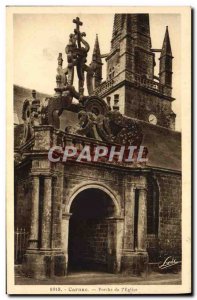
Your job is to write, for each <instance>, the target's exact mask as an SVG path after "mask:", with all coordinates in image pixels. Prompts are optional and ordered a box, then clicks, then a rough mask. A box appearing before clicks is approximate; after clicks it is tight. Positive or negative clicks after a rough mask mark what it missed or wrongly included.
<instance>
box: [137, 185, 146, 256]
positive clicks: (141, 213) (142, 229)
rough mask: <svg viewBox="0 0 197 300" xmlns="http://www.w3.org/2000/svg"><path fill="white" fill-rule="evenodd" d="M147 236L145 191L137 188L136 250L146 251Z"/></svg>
mask: <svg viewBox="0 0 197 300" xmlns="http://www.w3.org/2000/svg"><path fill="white" fill-rule="evenodd" d="M146 238H147V191H146V189H140V190H139V209H138V243H137V245H138V247H137V251H146Z"/></svg>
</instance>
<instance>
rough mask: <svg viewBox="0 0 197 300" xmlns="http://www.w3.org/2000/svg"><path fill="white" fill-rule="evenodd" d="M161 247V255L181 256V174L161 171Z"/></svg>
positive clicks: (159, 182)
mask: <svg viewBox="0 0 197 300" xmlns="http://www.w3.org/2000/svg"><path fill="white" fill-rule="evenodd" d="M156 178H157V181H158V185H159V192H160V198H159V204H160V205H159V206H160V209H159V236H158V237H159V248H160V254H161V255H165V254H167V255H174V256H175V257H176V256H181V232H182V229H181V216H182V212H181V192H182V191H181V188H182V185H181V176H180V175H175V174H164V173H159V174H157V176H156Z"/></svg>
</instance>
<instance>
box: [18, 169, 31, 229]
mask: <svg viewBox="0 0 197 300" xmlns="http://www.w3.org/2000/svg"><path fill="white" fill-rule="evenodd" d="M29 173H30V165H26V166H24V167H23V168H22V169H21V170H17V171H15V174H14V175H15V184H14V193H15V197H14V200H15V205H14V206H15V218H14V220H15V230H16V229H17V228H18V229H25V230H26V232H29V231H30V222H31V184H32V181H31V177H30V176H29Z"/></svg>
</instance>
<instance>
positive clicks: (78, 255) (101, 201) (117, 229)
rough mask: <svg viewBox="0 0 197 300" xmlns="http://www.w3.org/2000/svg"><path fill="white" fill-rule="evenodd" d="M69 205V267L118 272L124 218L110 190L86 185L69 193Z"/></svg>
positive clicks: (70, 268)
mask: <svg viewBox="0 0 197 300" xmlns="http://www.w3.org/2000/svg"><path fill="white" fill-rule="evenodd" d="M68 207H69V217H67V218H66V219H67V226H68V227H69V228H68V229H67V235H68V241H67V261H68V271H71V272H72V271H74V270H75V271H82V270H92V271H105V272H112V273H116V272H119V271H120V264H121V249H122V237H123V219H122V218H120V215H119V213H120V209H119V206H118V202H117V200H114V196H113V195H112V193H111V192H110V191H108V190H107V191H106V190H105V188H104V187H102V188H100V186H99V185H98V186H96V185H90V186H88V185H87V186H86V188H84V187H83V188H79V189H78V190H77V191H76V192H75V193H74V194H73V195H72V197H71V198H70V201H69V204H68ZM67 216H68V214H67ZM68 219H69V220H68ZM64 237H65V238H66V236H65V235H64Z"/></svg>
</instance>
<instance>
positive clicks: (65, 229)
mask: <svg viewBox="0 0 197 300" xmlns="http://www.w3.org/2000/svg"><path fill="white" fill-rule="evenodd" d="M71 215H72V214H69V213H63V214H62V231H61V233H62V234H61V241H62V242H61V246H62V251H63V253H64V257H65V274H67V271H68V235H69V220H70V217H71Z"/></svg>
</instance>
